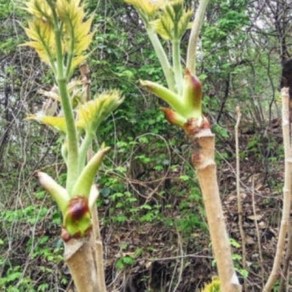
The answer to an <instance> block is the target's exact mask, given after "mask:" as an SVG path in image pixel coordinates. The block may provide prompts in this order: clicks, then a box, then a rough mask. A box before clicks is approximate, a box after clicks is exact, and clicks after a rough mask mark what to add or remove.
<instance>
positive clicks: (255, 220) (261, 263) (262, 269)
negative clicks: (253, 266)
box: [251, 176, 265, 287]
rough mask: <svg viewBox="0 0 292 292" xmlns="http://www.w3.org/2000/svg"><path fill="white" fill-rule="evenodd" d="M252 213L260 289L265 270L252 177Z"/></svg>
mask: <svg viewBox="0 0 292 292" xmlns="http://www.w3.org/2000/svg"><path fill="white" fill-rule="evenodd" d="M251 196H252V211H253V216H254V225H255V228H256V234H257V242H258V250H259V256H260V265H261V274H262V275H261V276H262V279H261V280H262V287H263V286H264V280H265V270H264V261H263V252H262V243H261V236H260V229H259V225H258V221H257V212H256V203H255V195H254V176H252V192H251Z"/></svg>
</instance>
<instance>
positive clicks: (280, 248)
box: [263, 88, 292, 292]
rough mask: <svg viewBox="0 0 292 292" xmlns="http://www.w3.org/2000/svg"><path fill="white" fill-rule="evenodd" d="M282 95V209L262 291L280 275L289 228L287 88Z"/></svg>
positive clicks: (291, 154) (291, 166)
mask: <svg viewBox="0 0 292 292" xmlns="http://www.w3.org/2000/svg"><path fill="white" fill-rule="evenodd" d="M281 96H282V130H283V142H284V154H285V176H284V188H283V211H282V219H281V225H280V232H279V238H278V243H277V250H276V255H275V259H274V264H273V268H272V271H271V273H270V276H269V278H268V280H267V283H266V285H265V287H264V290H263V291H264V292H269V291H272V289H273V286H274V285H275V283H276V281H277V279H278V278H279V276H280V268H281V264H282V261H283V257H284V251H285V240H286V237H287V233H288V228H289V216H290V209H291V195H292V188H291V183H292V181H291V175H292V147H291V140H290V123H289V88H283V89H282V91H281Z"/></svg>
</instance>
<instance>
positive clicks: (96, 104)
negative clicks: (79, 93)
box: [77, 90, 123, 131]
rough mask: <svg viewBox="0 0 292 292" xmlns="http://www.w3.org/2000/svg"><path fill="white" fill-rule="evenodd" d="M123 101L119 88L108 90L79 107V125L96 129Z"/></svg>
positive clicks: (89, 129) (91, 129) (92, 129)
mask: <svg viewBox="0 0 292 292" xmlns="http://www.w3.org/2000/svg"><path fill="white" fill-rule="evenodd" d="M122 101H123V98H121V94H120V92H119V91H117V90H112V91H106V92H104V93H102V94H100V95H99V96H97V97H96V98H95V99H94V100H90V101H88V102H86V103H84V104H83V105H81V106H80V107H79V108H78V109H77V127H78V128H80V129H84V130H87V131H95V130H96V129H97V127H98V125H99V124H100V123H101V121H102V120H104V119H105V118H106V117H107V116H108V115H109V114H110V113H111V112H112V111H113V110H115V109H116V108H117V107H118V106H119V105H120V104H121V103H122Z"/></svg>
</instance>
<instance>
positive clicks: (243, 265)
mask: <svg viewBox="0 0 292 292" xmlns="http://www.w3.org/2000/svg"><path fill="white" fill-rule="evenodd" d="M236 114H237V120H236V124H235V127H234V130H235V149H236V193H237V212H238V226H239V231H240V237H241V247H242V267H243V268H244V269H246V246H245V233H244V229H243V218H242V214H243V210H242V200H241V195H240V158H239V139H238V129H239V124H240V119H241V112H240V107H239V106H237V107H236ZM243 286H244V290H246V281H245V280H244V284H243Z"/></svg>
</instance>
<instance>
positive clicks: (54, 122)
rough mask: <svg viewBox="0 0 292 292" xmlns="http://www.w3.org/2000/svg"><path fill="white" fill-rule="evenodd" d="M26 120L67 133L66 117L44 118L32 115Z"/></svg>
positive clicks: (39, 115) (40, 115)
mask: <svg viewBox="0 0 292 292" xmlns="http://www.w3.org/2000/svg"><path fill="white" fill-rule="evenodd" d="M26 120H34V121H37V122H39V123H41V124H44V125H47V126H50V127H53V128H55V129H57V130H58V131H61V132H63V133H66V129H67V128H66V121H65V118H64V117H54V116H44V115H42V114H36V115H30V116H28V117H27V118H26Z"/></svg>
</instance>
